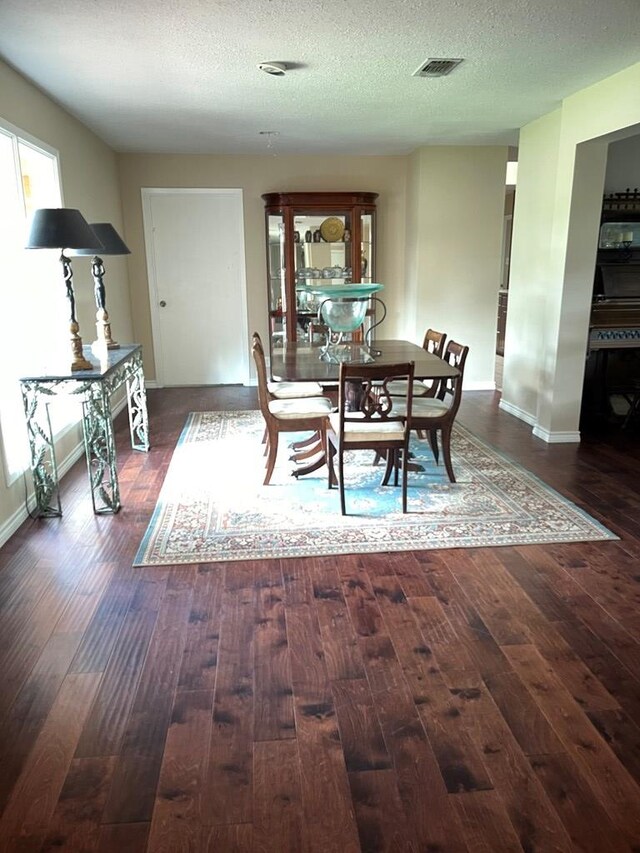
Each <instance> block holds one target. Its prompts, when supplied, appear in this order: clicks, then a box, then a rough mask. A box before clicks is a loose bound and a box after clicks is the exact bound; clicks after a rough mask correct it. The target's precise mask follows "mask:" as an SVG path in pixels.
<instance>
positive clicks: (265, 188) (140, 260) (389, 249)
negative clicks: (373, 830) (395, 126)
mask: <svg viewBox="0 0 640 853" xmlns="http://www.w3.org/2000/svg"><path fill="white" fill-rule="evenodd" d="M119 165H120V187H121V194H122V203H123V211H124V219H125V231H126V239H127V243H128V245H129V248H130V249H131V251H132V254H131V256H130V258H129V278H130V282H131V301H132V312H133V323H134V333H135V336H136V340H138V341H140V342H141V343H142V345H143V349H144V358H145V374H146V376H147V377H148V378H154V377H155V365H154V361H153V340H152V331H151V314H150V306H149V290H148V280H147V268H146V260H145V248H144V234H143V221H142V203H141V192H140V190H141V188H142V187H218V188H220V187H234V188H240V189H242V191H243V199H244V225H245V244H246V269H247V296H248V298H247V303H248V313H249V317H248V326H249V330H250V331H253V330H257V331H258V332H260V334H261V335H264V336H266V335H267V285H266V272H265V269H266V267H265V257H266V247H265V233H264V201H263V200H262V198H261V195H262V194H263V193H267V192H284V191H290V192H294V191H303V190H308V191H313V190H358V191H363V192H377V193H379V197H378V202H377V203H378V244H377V249H378V251H377V275H376V277H377V279H378V281H381V282H382V283H383V284H384V285H385V290H384V292H383V293H382V294H381V295H382V297H383V299H384V301H385V303H386V305H387V308H388V312H389V313H388V316H387V319H386V320H385V323H384V326H383V327H381V331H380V334H382V335H384V336H385V337H394V336H396V335H399V334H400V332H401V331H402V317H403V305H404V288H405V271H404V239H405V185H406V167H407V158H406V157H326V156H323V157H289V156H287V157H277V156H276V157H274V156H257V157H252V156H237V157H234V156H217V155H202V156H192V155H142V154H122V155H120V157H119ZM248 346H249V341H247V347H248Z"/></svg>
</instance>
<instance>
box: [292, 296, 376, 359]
mask: <svg viewBox="0 0 640 853" xmlns="http://www.w3.org/2000/svg"><path fill="white" fill-rule="evenodd" d="M383 288H384V285H383V284H378V283H376V282H371V283H365V282H350V283H345V284H335V283H333V282H329V281H327V282H323V281H314V282H313V283H312V284H311V283H310V284H307V285H304V286H303V287H302V288H299V289H300V290H302V291H304V292H306V293H310V294H313V295H314V296H315V297H316V299H317V300H318V302H319V307H318V319H319V320H321V321H322V322H324V323H325V325H326V326H327V328H328V330H329V331H328V332H327V342H326V344H325V346H324V347H323V349H322V353H321V355H320V358H322V359H324V360H325V361H345V360H347V359H348V360H354V359H353V356H354V354H355V353H354V348H353V347H352V346H351V344H350V342H349V343H346V342H345V341H344V335H345V334H347V333H350V332H355V331H356V330H357V329H359V328H360V327H361V326H362V324H363V322H364V319H365V317H366V314H367V310H368V308H369V303H370V299H371V298H372V297H373V294H374V293H377V292H378V291H380V290H382V289H383ZM373 299H375V297H373ZM377 301H378V302H381V300H377ZM381 304H382V305H384V303H382V302H381ZM385 314H386V310H385ZM382 319H384V317H383V318H382ZM382 319H381V320H380V321H379V322H382ZM374 325H376V326H377V325H378V323H375V324H374ZM372 330H373V326H372V328H371V329H369V330H368V332H367V336H368V335H369V334H370V332H371V331H372ZM367 336H365V340H366V337H367ZM367 349H368V345H366V344H365V347H364V348H363V347H362V346H361V347H359V353H358V355H359V360H371V356H370V354H368V353H367V352H366V350H367Z"/></svg>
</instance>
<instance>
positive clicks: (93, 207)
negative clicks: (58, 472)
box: [0, 62, 133, 529]
mask: <svg viewBox="0 0 640 853" xmlns="http://www.w3.org/2000/svg"><path fill="white" fill-rule="evenodd" d="M0 117H1V118H2V119H4V120H6V121H8V122H10V123H11V124H13V125H15V126H17V127H18V128H20V129H21V130H23V131H26V132H27V133H29V134H31V135H32V136H35V137H36V138H37V139H39V140H40V141H42V142H45V143H47V145H50V146H52V147H53V148H55V149H57V151H58V152H59V154H60V167H61V177H62V188H63V198H64V204H65V206H66V207H77V208H78V209H79V210H81V211H82V213H83V214H84V216H85V217H86V218H87V219H88V220H89V221H90V222H112V223H113V224H114V225H115V227H116V228H117V229H118V230H120V229H121V228H122V224H123V223H122V215H121V207H120V195H119V188H118V175H117V162H116V156H115V154H114V153H113V152H112V151H111V149H110V148H109V147H108V146H107V145H105V144H104V143H103V142H101V141H100V140H99V139H98V138H97V137H96V136H95V135H94V134H93V133H91V131H89V130H88V129H87V128H86V127H85V126H84V125H82V124H81V123H80V122H78V121H77V120H76V119H74V118H72V117H71V116H70V115H69V114H68V113H67V112H65V111H64V110H63V109H61V108H60V107H59V106H57V105H56V104H54V103H53V101H51V100H49V98H47V97H46V96H45V95H43V94H42V92H40V91H39V90H38V89H36V88H35V87H34V86H32V85H31V84H30V83H28V82H27V81H26V80H25V79H24V78H23V77H21V76H20V75H19V74H17V73H16V72H15V71H13V69H11V68H9V66H7V65H6V64H4V63H3V62H0ZM105 267H108V269H107V273H106V275H105V285H106V287H107V292H108V293H107V305H108V309H109V313H110V316H111V319H112V330H113V334H114V337H116V338H117V339H118V340H121V341H130V340H131V339H132V333H133V330H132V325H131V320H130V304H129V289H128V280H127V270H126V262H125V261H124V259H121V258H110V259H109V262H108V264H107V263H105ZM73 268H74V285H75V290H76V308H77V313H78V319H79V321H80V330H81V334H82V336H83V339H84V342H85V343H91V342H92V341H93V340H94V339H95V337H96V328H95V312H96V308H95V303H94V297H93V281H92V278H91V272H90V259H89V258H76V259H74V261H73ZM54 284H57V286H58V287H59V288H60V299H61V300H62V301H64V300H65V299H66V295H65V288H64V284H63V281H62V272H61V273H60V280H59V282H54ZM45 285H46V286H51V283H45ZM24 323H25V328H26V329H27V330H28V328H29V326H28V319H25V320H24ZM60 334H61V335H62V336H64V337H66V336H67V335H68V329H67V328H61V329H60ZM79 440H80V434H79V431H78V430H73V431H72V432H71V433H69V434H68V435H67V436H65V438H64V439H63V441H62V442H61V444H60V447H59V448H58V454H57V456H58V460H59V461H60V460H61V459H64V457H65V455H66V454H67V453H68V452H69V450H70V449H71V448H72V447H74V446H75V445H76V444H77V442H78V441H79ZM87 500H90V497H89V494H88V485H87ZM23 505H24V484H23V482H22V481H21V480H18V481H16V482H15V483H14V484H13V486H12V487H10V488H7V487H6V486H5V479H4V476H3V475H2V474H0V529H1V528H2V526H3V524H9V525H10V524H11V523H12V521H11V520H12V519H15V518H18V517H19V516H20V513H21V511H22V509H23Z"/></svg>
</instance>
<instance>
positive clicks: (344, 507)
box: [338, 445, 347, 515]
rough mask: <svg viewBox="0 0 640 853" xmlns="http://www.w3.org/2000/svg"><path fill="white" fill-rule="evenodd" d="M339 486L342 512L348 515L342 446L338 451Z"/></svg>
mask: <svg viewBox="0 0 640 853" xmlns="http://www.w3.org/2000/svg"><path fill="white" fill-rule="evenodd" d="M338 486H339V488H340V512H341V513H342V514H343V515H346V514H347V505H346V502H345V498H344V451H343V449H342V445H341V446H340V448H339V449H338Z"/></svg>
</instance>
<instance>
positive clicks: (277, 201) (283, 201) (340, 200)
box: [262, 192, 378, 210]
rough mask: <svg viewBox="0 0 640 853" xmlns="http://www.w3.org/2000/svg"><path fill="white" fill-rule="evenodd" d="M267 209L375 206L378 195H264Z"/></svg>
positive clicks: (301, 193) (342, 193)
mask: <svg viewBox="0 0 640 853" xmlns="http://www.w3.org/2000/svg"><path fill="white" fill-rule="evenodd" d="M262 198H263V199H264V202H265V205H266V206H267V207H288V206H291V207H304V208H306V209H311V208H316V209H319V210H322V209H324V208H334V207H342V206H344V207H353V206H354V205H374V204H375V201H376V199H377V198H378V193H361V192H320V193H316V192H294V193H264V195H263V196H262Z"/></svg>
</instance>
